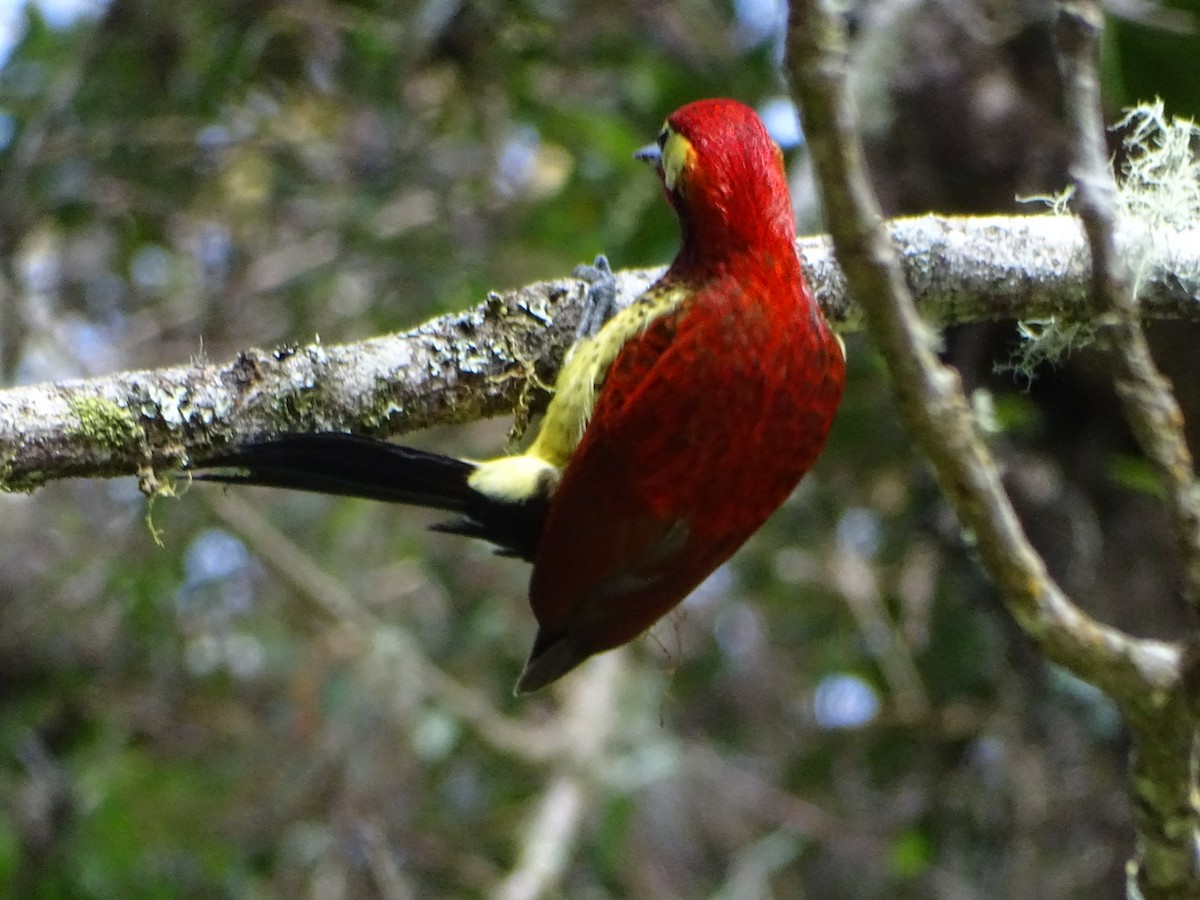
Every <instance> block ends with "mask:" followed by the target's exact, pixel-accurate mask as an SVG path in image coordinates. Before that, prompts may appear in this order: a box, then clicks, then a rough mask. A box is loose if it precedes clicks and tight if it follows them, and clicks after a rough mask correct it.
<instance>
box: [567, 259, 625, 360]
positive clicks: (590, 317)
mask: <svg viewBox="0 0 1200 900" xmlns="http://www.w3.org/2000/svg"><path fill="white" fill-rule="evenodd" d="M571 275H572V276H574V277H575V278H578V279H579V280H581V281H585V282H587V286H588V288H587V296H586V297H584V298H583V312H582V313H581V314H580V316H579V327H578V328H576V329H575V339H576V340H579V339H580V338H586V337H592V336H593V335H595V334H596V332H598V331H599V330H600V329H601V328H603V327H604V323H605V322H607V321H608V320H609V319H611V318H612V316H613V313H615V312H616V311H617V276H616V275H614V274H613V270H612V266H610V265H609V263H608V257H607V256H605V255H604V254H603V253H602V254H600V255H599V256H597V257H596V260H595V262H593V263H592V264H591V265H590V266H589V265H586V264H585V265H581V266H576V267H575V269H574V271H573V272H571Z"/></svg>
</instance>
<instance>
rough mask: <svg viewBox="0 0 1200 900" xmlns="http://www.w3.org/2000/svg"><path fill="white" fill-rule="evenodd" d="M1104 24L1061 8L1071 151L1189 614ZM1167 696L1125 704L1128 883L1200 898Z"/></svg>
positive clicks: (1194, 821) (1185, 763)
mask: <svg viewBox="0 0 1200 900" xmlns="http://www.w3.org/2000/svg"><path fill="white" fill-rule="evenodd" d="M1103 27H1104V11H1103V9H1102V8H1101V6H1100V4H1099V2H1096V0H1061V2H1060V3H1059V14H1058V20H1057V28H1056V38H1057V45H1058V53H1059V62H1060V65H1061V67H1062V71H1063V81H1064V87H1065V97H1064V105H1065V108H1066V112H1067V118H1068V120H1069V122H1070V125H1071V131H1072V137H1073V145H1074V151H1075V162H1074V166H1073V170H1072V174H1073V176H1074V181H1075V188H1076V191H1075V196H1076V201H1077V207H1078V210H1079V216H1080V218H1081V219H1082V220H1083V226H1084V230H1085V231H1086V233H1087V236H1088V244H1089V246H1090V248H1091V255H1092V289H1093V291H1094V293H1095V295H1096V300H1097V303H1098V305H1099V306H1100V307H1101V309H1102V310H1103V311H1104V312H1105V313H1107V314H1108V315H1107V316H1106V322H1107V323H1108V324H1107V329H1108V330H1109V332H1110V337H1111V343H1112V347H1113V359H1114V362H1115V364H1116V370H1117V371H1116V385H1117V395H1118V396H1119V397H1120V400H1121V408H1122V410H1123V411H1124V414H1125V418H1126V420H1127V421H1128V422H1129V424H1130V426H1131V427H1132V429H1133V433H1134V435H1135V437H1136V438H1137V440H1138V443H1139V445H1140V446H1141V448H1142V451H1143V452H1144V453H1145V454H1146V456H1147V458H1148V459H1149V460H1150V461H1151V463H1152V464H1153V465H1154V467H1155V469H1156V470H1157V471H1158V474H1159V478H1160V481H1161V482H1162V484H1163V487H1164V494H1165V497H1166V504H1167V509H1168V511H1169V513H1170V516H1171V522H1172V528H1173V530H1174V533H1175V535H1176V542H1177V545H1178V547H1179V552H1180V557H1181V558H1182V560H1183V568H1184V585H1185V588H1184V593H1185V596H1186V597H1187V599H1188V600H1189V601H1190V603H1191V605H1192V607H1193V609H1196V610H1200V491H1198V490H1197V485H1196V479H1195V472H1194V469H1193V462H1192V456H1191V452H1190V451H1189V449H1188V446H1187V440H1186V438H1185V436H1184V430H1183V414H1182V412H1181V411H1180V409H1179V404H1178V403H1177V402H1176V400H1175V395H1174V393H1173V391H1172V389H1171V386H1170V384H1169V383H1168V381H1167V379H1166V378H1164V377H1163V375H1162V374H1161V373H1160V372H1159V371H1158V368H1157V366H1156V365H1155V364H1154V359H1153V358H1152V356H1151V354H1150V347H1149V344H1148V343H1147V341H1146V335H1145V333H1144V332H1143V330H1142V326H1141V321H1140V314H1139V310H1138V304H1137V301H1136V299H1135V297H1134V292H1133V289H1132V279H1131V278H1130V274H1129V269H1128V266H1127V265H1126V263H1125V260H1124V258H1123V257H1122V256H1121V255H1120V254H1119V252H1118V248H1117V242H1116V236H1115V235H1116V231H1117V204H1116V196H1117V185H1116V179H1115V177H1114V176H1113V172H1112V168H1111V166H1110V165H1109V161H1108V148H1107V144H1106V142H1105V128H1104V119H1103V111H1102V106H1101V96H1100V77H1099V57H1100V34H1101V31H1102V29H1103ZM1192 643H1193V644H1195V643H1196V638H1195V637H1193V639H1192ZM1194 655H1195V654H1190V656H1194ZM1170 699H1171V701H1172V702H1171V704H1170V706H1171V709H1170V710H1169V711H1168V710H1167V709H1164V708H1161V707H1158V708H1149V709H1148V708H1147V704H1145V703H1144V702H1143V703H1141V704H1137V705H1131V704H1128V703H1127V704H1124V706H1125V708H1126V712H1127V715H1129V717H1130V724H1131V726H1132V728H1133V736H1134V748H1133V749H1134V752H1133V779H1132V781H1133V794H1134V798H1135V802H1134V803H1133V814H1134V825H1135V828H1136V830H1137V837H1138V841H1137V852H1136V854H1135V857H1134V860H1133V862H1132V864H1131V871H1130V881H1131V884H1135V885H1136V887H1137V890H1138V892H1139V893H1140V894H1141V895H1142V896H1143V897H1146V898H1175V897H1195V896H1200V872H1198V871H1197V860H1196V847H1197V845H1198V844H1197V842H1198V841H1200V801H1198V800H1197V799H1196V798H1197V782H1196V766H1197V737H1198V736H1200V731H1198V730H1197V723H1196V717H1195V714H1194V713H1193V711H1192V710H1191V709H1189V708H1188V707H1189V706H1191V705H1192V704H1191V703H1190V702H1189V701H1188V698H1187V696H1186V691H1175V692H1173V695H1172V696H1171V698H1170ZM1167 716H1169V718H1166V717H1167Z"/></svg>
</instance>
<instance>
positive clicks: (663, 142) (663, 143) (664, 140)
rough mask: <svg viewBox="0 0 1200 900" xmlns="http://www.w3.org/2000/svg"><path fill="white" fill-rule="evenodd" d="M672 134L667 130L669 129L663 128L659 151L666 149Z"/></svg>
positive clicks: (659, 138) (659, 137)
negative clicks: (668, 138)
mask: <svg viewBox="0 0 1200 900" xmlns="http://www.w3.org/2000/svg"><path fill="white" fill-rule="evenodd" d="M670 133H671V132H670V131H669V130H668V129H667V127H666V126H665V125H664V126H663V130H662V131H660V132H659V133H658V149H659V150H661V149H662V148H663V147H665V146H666V145H667V137H668V136H669V135H670Z"/></svg>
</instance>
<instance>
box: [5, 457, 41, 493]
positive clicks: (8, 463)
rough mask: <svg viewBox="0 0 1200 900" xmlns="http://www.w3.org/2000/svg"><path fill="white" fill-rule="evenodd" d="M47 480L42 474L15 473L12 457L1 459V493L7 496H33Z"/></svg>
mask: <svg viewBox="0 0 1200 900" xmlns="http://www.w3.org/2000/svg"><path fill="white" fill-rule="evenodd" d="M45 483H46V478H45V476H44V475H42V474H41V473H40V472H22V473H21V474H20V475H16V474H14V472H13V459H12V457H8V456H6V457H2V458H0V492H3V493H6V494H32V493H33V492H34V491H36V490H37V489H38V488H40V487H41V486H42V485H43V484H45Z"/></svg>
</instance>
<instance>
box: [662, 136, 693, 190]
mask: <svg viewBox="0 0 1200 900" xmlns="http://www.w3.org/2000/svg"><path fill="white" fill-rule="evenodd" d="M695 161H696V148H695V147H693V146H692V142H691V141H689V140H688V139H687V138H685V137H684V136H683V135H682V134H680V133H679V132H678V131H672V132H670V133H669V134H668V135H667V140H666V142H665V143H664V144H663V148H662V168H663V184H665V185H666V186H667V190H669V191H673V190H675V184H676V182H678V181H679V173H680V172H682V171H683V170H684V169H690V168H691V167H692V165H693V164H694V163H695Z"/></svg>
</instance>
